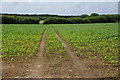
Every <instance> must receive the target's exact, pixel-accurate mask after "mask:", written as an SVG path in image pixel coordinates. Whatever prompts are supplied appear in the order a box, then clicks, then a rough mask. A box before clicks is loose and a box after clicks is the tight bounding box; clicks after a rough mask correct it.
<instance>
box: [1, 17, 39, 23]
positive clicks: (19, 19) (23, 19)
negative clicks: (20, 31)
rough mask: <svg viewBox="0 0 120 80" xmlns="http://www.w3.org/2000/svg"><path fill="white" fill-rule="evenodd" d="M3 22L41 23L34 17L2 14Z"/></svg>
mask: <svg viewBox="0 0 120 80" xmlns="http://www.w3.org/2000/svg"><path fill="white" fill-rule="evenodd" d="M2 24H39V19H37V18H32V17H21V16H8V15H2Z"/></svg>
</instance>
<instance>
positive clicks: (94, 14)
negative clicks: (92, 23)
mask: <svg viewBox="0 0 120 80" xmlns="http://www.w3.org/2000/svg"><path fill="white" fill-rule="evenodd" d="M91 16H99V14H97V13H92V14H91Z"/></svg>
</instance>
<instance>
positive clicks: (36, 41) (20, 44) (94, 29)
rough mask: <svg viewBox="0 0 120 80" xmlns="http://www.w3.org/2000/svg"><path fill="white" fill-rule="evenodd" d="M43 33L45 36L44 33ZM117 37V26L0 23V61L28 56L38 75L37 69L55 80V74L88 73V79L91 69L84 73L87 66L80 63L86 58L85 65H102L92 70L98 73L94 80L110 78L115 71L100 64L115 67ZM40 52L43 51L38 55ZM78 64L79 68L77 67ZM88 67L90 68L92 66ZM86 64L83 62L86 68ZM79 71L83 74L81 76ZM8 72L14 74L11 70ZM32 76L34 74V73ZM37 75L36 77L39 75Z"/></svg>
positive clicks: (73, 75) (102, 24) (105, 24)
mask: <svg viewBox="0 0 120 80" xmlns="http://www.w3.org/2000/svg"><path fill="white" fill-rule="evenodd" d="M45 31H46V33H44V32H45ZM43 33H44V37H45V39H44V40H42V38H43ZM118 37H119V35H118V24H117V23H99V24H49V25H45V24H41V25H40V24H32V25H31V24H3V27H2V55H3V60H4V59H5V60H6V61H7V60H9V59H10V60H11V61H14V60H16V59H19V60H22V59H26V60H27V61H29V56H30V57H33V58H32V59H34V60H33V63H35V64H33V63H32V61H31V62H30V63H29V64H30V65H32V67H31V66H29V67H31V68H33V69H35V70H37V69H38V67H36V66H38V65H42V68H41V67H40V69H38V70H37V71H38V72H39V70H41V69H42V70H44V71H43V73H44V75H46V74H49V75H50V76H52V77H53V75H55V76H54V77H56V75H57V76H58V75H61V76H63V75H66V76H68V75H69V76H70V77H81V76H84V77H85V76H86V75H88V74H89V76H91V75H92V72H91V69H90V70H88V72H87V70H86V69H87V67H88V66H87V67H86V66H85V67H84V66H83V65H84V61H83V60H82V59H87V60H86V61H87V62H89V61H91V59H92V60H93V59H95V60H94V61H92V62H96V61H97V60H99V61H98V63H95V66H96V64H98V65H97V66H101V65H102V67H103V68H102V69H101V68H98V67H96V68H95V67H94V68H95V69H96V70H95V71H97V72H96V73H99V72H100V75H97V76H98V77H101V76H105V77H106V76H110V75H111V74H112V76H116V74H117V72H115V71H116V70H117V69H114V70H113V69H111V67H110V69H109V70H108V71H105V70H106V67H105V68H104V64H103V63H105V64H107V65H108V64H110V65H114V64H115V65H117V63H118ZM42 41H43V42H44V45H45V46H43V47H42V48H40V44H41V42H42ZM42 45H43V44H42ZM68 48H69V49H68ZM42 49H44V50H42ZM41 50H42V51H44V52H43V53H39V52H41ZM70 51H72V52H70ZM71 54H72V55H73V57H72V55H71ZM36 55H37V57H36ZM39 55H42V56H43V58H40V57H39ZM42 59H43V60H42ZM79 59H80V60H79ZM61 60H62V61H61ZM41 61H43V62H41ZM63 63H64V64H63ZM79 63H80V65H78V64H79ZM58 64H59V65H58ZM89 64H91V65H93V66H94V64H92V63H89ZM89 64H87V63H86V65H89ZM19 65H21V64H19ZM25 65H26V64H24V67H25ZM45 65H46V66H45ZM53 65H54V66H53ZM56 65H57V66H56ZM89 66H90V65H89ZM17 68H18V67H17ZM31 68H30V69H31ZM64 68H65V69H64ZM107 68H109V67H107ZM27 69H28V67H27ZM72 69H73V70H72ZM22 70H23V69H22ZM45 70H46V71H45ZM60 70H61V71H62V72H61V71H60ZM79 70H81V71H79ZM102 70H103V71H102ZM15 71H17V70H15ZM69 71H70V72H69ZM89 71H90V72H89ZM93 71H94V70H93ZM95 71H94V72H95ZM101 71H102V72H101ZM110 71H111V72H110ZM112 71H113V72H112ZM45 72H46V73H45ZM83 72H85V74H82V73H83ZM11 73H14V72H13V71H11ZM33 73H35V74H36V72H34V71H33ZM104 73H105V74H104ZM113 73H114V74H113ZM37 74H38V75H39V73H37ZM79 74H82V75H79ZM90 74H91V75H90ZM6 75H8V74H6ZM47 76H48V75H47ZM63 77H65V76H63ZM93 77H94V76H93Z"/></svg>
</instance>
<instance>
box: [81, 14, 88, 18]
mask: <svg viewBox="0 0 120 80" xmlns="http://www.w3.org/2000/svg"><path fill="white" fill-rule="evenodd" d="M80 17H81V18H86V17H88V15H87V14H82V15H81V16H80Z"/></svg>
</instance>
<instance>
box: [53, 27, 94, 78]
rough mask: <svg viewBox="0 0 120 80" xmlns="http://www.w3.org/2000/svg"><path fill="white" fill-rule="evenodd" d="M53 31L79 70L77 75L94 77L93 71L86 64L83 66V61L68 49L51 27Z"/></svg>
mask: <svg viewBox="0 0 120 80" xmlns="http://www.w3.org/2000/svg"><path fill="white" fill-rule="evenodd" d="M53 32H54V33H55V35H56V37H57V38H58V39H59V40H60V41H61V42H62V44H63V46H64V47H65V49H66V50H67V54H68V55H69V57H70V60H71V61H72V63H73V67H74V68H75V69H77V70H78V71H79V76H80V77H81V78H95V77H96V76H95V74H93V72H90V70H89V69H88V68H86V66H84V64H83V62H82V61H80V59H79V58H78V57H77V55H76V54H75V52H74V51H72V50H71V49H70V47H69V45H67V44H66V42H65V41H64V40H63V39H62V38H61V37H60V36H59V34H58V33H57V32H56V31H55V29H53Z"/></svg>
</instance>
